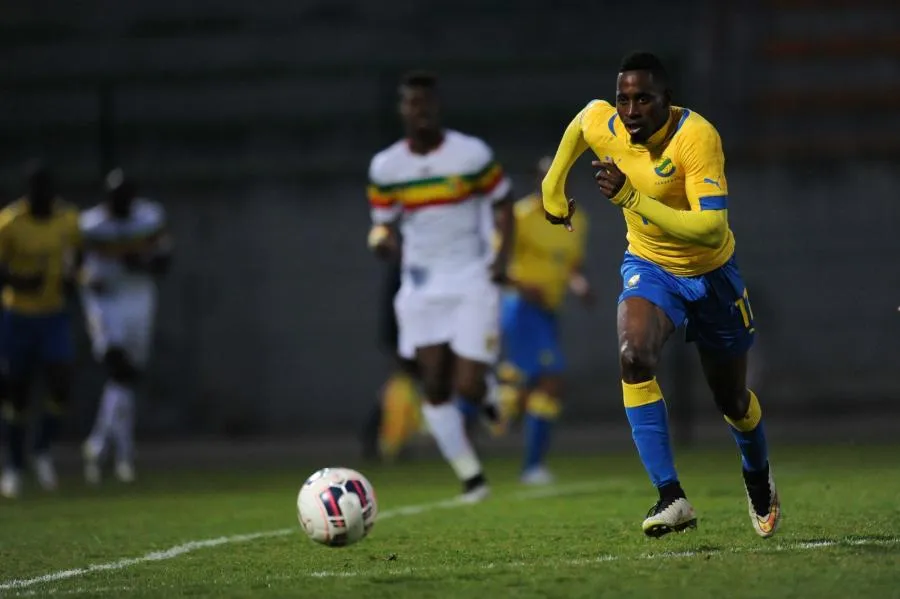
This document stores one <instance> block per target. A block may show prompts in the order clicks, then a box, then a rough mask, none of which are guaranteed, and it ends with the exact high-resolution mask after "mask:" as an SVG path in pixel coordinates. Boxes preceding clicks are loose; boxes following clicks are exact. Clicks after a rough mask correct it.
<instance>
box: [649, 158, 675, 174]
mask: <svg viewBox="0 0 900 599" xmlns="http://www.w3.org/2000/svg"><path fill="white" fill-rule="evenodd" d="M653 172H654V173H656V174H657V175H659V176H660V177H671V176H672V175H674V174H675V164H674V163H673V162H672V159H671V158H669V157H668V156H666V157H665V158H663V160H662V162H660V163H659V164H657V165H656V168H654V169H653Z"/></svg>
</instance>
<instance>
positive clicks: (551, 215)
mask: <svg viewBox="0 0 900 599" xmlns="http://www.w3.org/2000/svg"><path fill="white" fill-rule="evenodd" d="M583 113H584V111H583V110H582V111H581V112H579V113H578V114H577V115H576V116H575V118H574V119H572V122H570V123H569V126H568V127H566V130H565V132H564V133H563V136H562V140H560V142H559V147H558V148H557V150H556V155H554V156H553V162H552V163H551V164H550V168H549V169H548V170H547V175H546V176H545V177H544V180H543V182H542V183H541V195H542V196H543V199H544V212H545V214H546V216H547V220H549V221H550V222H551V223H553V224H555V225H565V226H566V228H567V229H569V230H570V231H571V230H572V222H571V218H572V214H573V213H574V211H575V202H574V200H568V199H567V198H566V178H567V177H568V176H569V170H571V168H572V165H573V164H575V161H576V160H578V157H579V156H581V155H582V154H583V153H584V151H585V150H587V149H588V143H587V141H585V139H584V136H583V135H582V133H581V117H582V114H583Z"/></svg>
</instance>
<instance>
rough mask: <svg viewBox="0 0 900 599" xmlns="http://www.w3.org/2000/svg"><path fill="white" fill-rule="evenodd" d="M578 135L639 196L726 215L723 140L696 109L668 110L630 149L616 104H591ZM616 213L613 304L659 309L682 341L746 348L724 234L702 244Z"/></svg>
mask: <svg viewBox="0 0 900 599" xmlns="http://www.w3.org/2000/svg"><path fill="white" fill-rule="evenodd" d="M581 134H582V137H583V138H584V141H586V142H587V145H588V147H590V148H591V149H592V150H593V151H594V153H595V154H596V155H597V156H598V157H599V158H601V159H610V160H613V161H615V163H616V164H617V165H618V167H619V169H620V170H621V171H622V172H623V173H625V175H627V176H628V179H629V180H630V181H631V184H632V185H633V186H634V188H635V189H636V190H637V191H638V192H640V193H643V194H645V195H647V196H650V197H652V198H654V199H656V200H657V201H659V202H661V203H663V204H665V205H666V206H669V207H671V208H674V209H676V210H685V211H686V210H691V211H703V210H723V211H727V209H728V183H727V181H726V179H725V155H724V153H723V151H722V142H721V139H720V138H719V134H718V132H717V131H716V129H715V127H713V126H712V124H710V123H709V122H708V121H707V120H706V119H704V118H703V117H702V116H700V115H699V114H697V113H696V112H693V111H691V110H688V109H687V108H682V107H678V106H673V107H672V108H671V109H670V114H669V118H668V120H667V122H666V123H665V124H664V125H663V127H662V128H660V130H659V131H657V132H656V133H654V134H653V135H652V136H651V138H650V139H649V140H648V142H647V143H646V144H633V143H631V136H630V135H629V134H628V131H626V129H625V126H624V125H623V123H622V122H621V120H620V118H619V115H618V113H617V112H616V109H615V107H613V106H611V105H610V104H609V103H607V102H604V101H599V100H598V101H594V102H592V103H590V104H589V105H588V106H587V107H586V108H585V109H584V111H583V112H582V113H581ZM623 212H624V215H625V222H626V225H627V227H628V233H627V240H628V251H627V252H626V255H625V259H624V261H623V263H622V269H621V274H622V284H623V290H622V292H621V294H620V295H619V301H620V302H622V301H624V300H626V299H628V298H630V297H641V298H643V299H646V300H648V301H650V302H652V303H653V304H655V305H657V306H659V307H660V308H661V309H662V310H663V311H664V312H665V313H666V315H667V316H668V317H669V319H670V320H671V321H672V323H673V324H674V325H675V326H676V327H678V326H681V325H683V324H686V325H687V327H686V336H687V339H688V340H689V341H696V342H697V343H698V345H699V346H700V347H701V348H702V349H704V350H708V351H722V352H726V353H732V354H741V353H743V352H745V351H747V349H749V348H750V346H751V345H752V344H753V341H754V338H755V332H756V329H755V324H754V321H753V312H752V309H751V307H750V301H749V296H748V294H747V289H746V287H745V285H744V282H743V279H742V278H741V274H740V270H739V269H738V267H737V262H736V260H735V257H734V248H735V242H734V235H733V233H732V232H731V229H730V228H729V229H728V230H727V232H726V234H725V235H724V236H723V237H722V240H721V242H719V243H718V244H717V245H716V246H715V247H707V246H703V245H697V244H694V243H690V242H688V241H684V240H682V239H678V238H676V237H674V236H672V235H670V234H668V233H666V232H665V231H663V230H662V229H661V228H660V227H658V226H656V225H654V224H652V223H650V222H648V221H647V220H646V219H644V218H642V217H641V216H640V215H639V214H638V213H637V212H633V211H631V210H628V209H623ZM726 219H727V212H726Z"/></svg>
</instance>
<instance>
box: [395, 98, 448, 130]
mask: <svg viewBox="0 0 900 599" xmlns="http://www.w3.org/2000/svg"><path fill="white" fill-rule="evenodd" d="M439 109H440V105H439V103H438V98H437V93H435V91H434V90H431V89H427V88H424V87H403V88H401V89H400V117H401V118H402V119H403V126H404V128H405V129H406V131H407V132H408V133H410V134H413V133H423V132H424V133H431V132H433V131H436V130H437V129H438V127H439V121H438V116H439Z"/></svg>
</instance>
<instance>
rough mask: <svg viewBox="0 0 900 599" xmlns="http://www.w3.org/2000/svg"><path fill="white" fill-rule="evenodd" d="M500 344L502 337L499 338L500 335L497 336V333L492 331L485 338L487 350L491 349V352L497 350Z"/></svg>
mask: <svg viewBox="0 0 900 599" xmlns="http://www.w3.org/2000/svg"><path fill="white" fill-rule="evenodd" d="M499 345H500V339H499V337H497V335H495V334H493V333H491V334H490V335H488V336H487V337H485V338H484V348H485V349H486V350H487V351H490V352H492V351H497V348H498V347H499Z"/></svg>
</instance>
